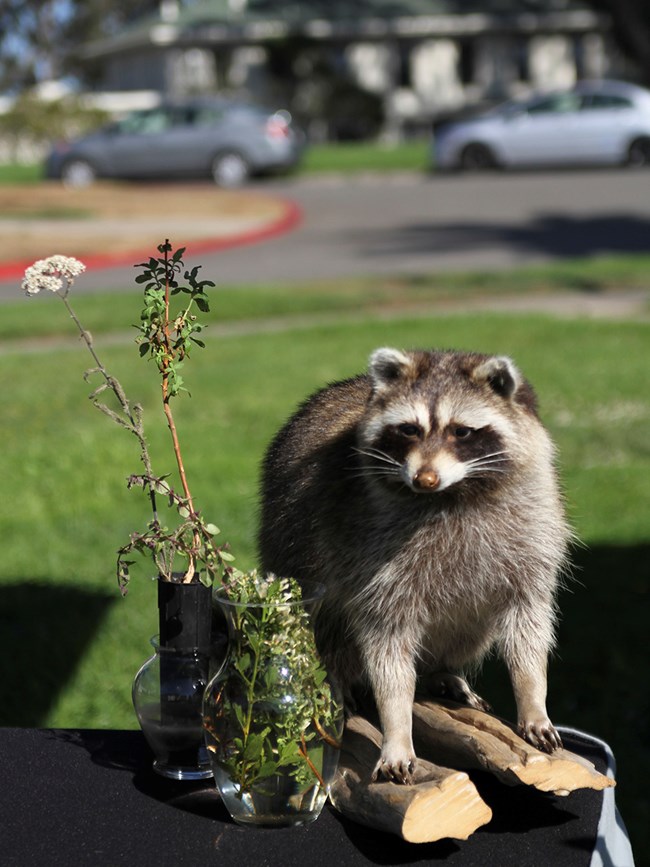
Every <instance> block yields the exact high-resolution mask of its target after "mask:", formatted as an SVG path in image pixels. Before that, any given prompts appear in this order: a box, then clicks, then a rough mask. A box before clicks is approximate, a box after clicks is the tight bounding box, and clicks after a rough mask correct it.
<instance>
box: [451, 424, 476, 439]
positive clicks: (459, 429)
mask: <svg viewBox="0 0 650 867" xmlns="http://www.w3.org/2000/svg"><path fill="white" fill-rule="evenodd" d="M452 433H453V435H454V436H455V437H456V439H457V440H467V439H469V438H470V437H471V435H472V434H473V433H474V428H471V427H465V425H462V424H459V425H456V427H454V428H452Z"/></svg>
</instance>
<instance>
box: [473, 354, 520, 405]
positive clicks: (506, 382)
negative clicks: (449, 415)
mask: <svg viewBox="0 0 650 867" xmlns="http://www.w3.org/2000/svg"><path fill="white" fill-rule="evenodd" d="M472 379H473V380H474V382H478V383H481V382H487V383H488V385H490V387H491V388H492V389H493V390H494V391H496V393H497V394H500V395H502V397H507V398H510V397H512V395H513V394H514V393H515V392H516V391H517V389H518V388H519V386H520V385H521V383H522V378H521V374H520V373H519V371H518V370H517V368H516V367H515V365H514V364H513V363H512V361H511V360H510V359H509V358H507V357H506V356H505V355H497V356H494V357H493V358H488V359H487V360H486V361H483V362H482V363H481V364H479V366H478V367H475V368H474V370H473V371H472Z"/></svg>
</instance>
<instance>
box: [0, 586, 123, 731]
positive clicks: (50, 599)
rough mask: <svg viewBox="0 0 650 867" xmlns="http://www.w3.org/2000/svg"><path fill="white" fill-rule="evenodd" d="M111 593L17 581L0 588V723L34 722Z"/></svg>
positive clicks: (44, 711)
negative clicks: (0, 682) (0, 699)
mask: <svg viewBox="0 0 650 867" xmlns="http://www.w3.org/2000/svg"><path fill="white" fill-rule="evenodd" d="M115 598H116V597H115V594H104V593H98V592H93V591H88V590H82V589H79V588H78V587H65V586H55V585H52V584H44V583H38V582H27V583H26V582H21V583H20V584H8V585H5V586H3V588H2V592H0V675H1V677H2V696H3V698H2V702H1V703H0V725H3V726H7V725H9V726H19V727H29V726H39V725H41V724H42V720H43V719H44V717H45V716H46V714H47V712H48V710H49V709H50V707H51V706H52V705H53V704H54V702H55V701H56V698H57V696H58V695H59V693H60V692H61V690H62V689H63V688H64V687H65V685H66V683H67V682H68V680H69V679H70V677H71V676H72V674H73V673H74V671H75V669H76V668H77V665H78V663H79V660H80V658H81V656H82V655H83V654H84V653H85V652H86V650H87V648H88V645H89V644H90V642H91V641H92V640H93V638H94V636H95V634H96V632H97V629H98V628H99V625H100V624H101V622H102V620H103V619H104V617H105V616H106V613H107V611H108V609H109V606H110V605H111V603H112V602H114V601H115Z"/></svg>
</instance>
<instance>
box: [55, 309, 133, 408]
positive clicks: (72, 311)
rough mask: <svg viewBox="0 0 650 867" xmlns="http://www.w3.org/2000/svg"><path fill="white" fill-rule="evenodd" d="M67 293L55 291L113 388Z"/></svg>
mask: <svg viewBox="0 0 650 867" xmlns="http://www.w3.org/2000/svg"><path fill="white" fill-rule="evenodd" d="M67 294H68V293H67V292H65V294H64V293H62V292H57V295H58V296H59V298H61V300H62V301H63V303H64V304H65V306H66V310H67V311H68V313H69V314H70V318H71V319H72V321H73V322H74V324H75V325H76V326H77V328H78V329H79V334H80V335H81V336H82V337H83V339H84V341H85V342H86V346H87V347H88V350H89V351H90V354H91V355H92V357H93V358H94V360H95V363H96V364H97V367H98V369H99V371H100V372H101V374H102V376H103V377H104V379H105V380H106V382H107V383H108V384H109V385H110V386H111V388H113V386H112V384H111V378H110V376H109V375H108V373H106V368H105V367H104V365H103V364H102V363H101V361H100V360H99V358H98V356H97V353H96V352H95V349H94V347H93V342H92V340H91V339H90V335H89V334H88V332H87V331H86V329H85V328H84V327H83V325H82V324H81V322H79V320H78V319H77V315H76V313H75V312H74V310H73V309H72V307H71V306H70V302H69V301H68V299H67ZM120 403H122V401H120ZM129 419H130V420H131V421H133V419H131V416H130V415H129Z"/></svg>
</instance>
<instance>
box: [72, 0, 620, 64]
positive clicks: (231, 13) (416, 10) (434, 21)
mask: <svg viewBox="0 0 650 867" xmlns="http://www.w3.org/2000/svg"><path fill="white" fill-rule="evenodd" d="M603 21H604V19H603V16H598V15H596V14H595V13H594V12H593V11H592V10H591V9H590V8H589V7H588V5H587V4H586V3H584V2H580V0H356V2H355V3H354V4H351V3H350V2H349V0H199V2H194V3H190V4H189V5H187V6H185V5H184V4H181V3H177V2H176V0H162V2H161V3H160V7H159V10H158V11H157V12H156V13H154V14H150V15H147V16H145V17H143V18H141V19H139V20H138V21H136V22H134V23H133V24H132V25H130V26H129V27H126V28H124V29H123V30H122V31H121V32H120V33H119V34H117V35H114V36H111V37H107V38H106V39H101V40H98V41H95V42H93V43H90V44H88V45H86V46H84V47H83V49H82V51H81V56H82V57H83V58H85V59H88V60H90V59H100V58H102V57H106V56H108V55H112V54H119V53H121V52H124V51H127V52H128V51H132V50H137V49H142V48H144V47H147V46H166V45H179V44H180V45H187V46H190V45H203V46H207V45H219V44H229V43H230V44H232V43H237V42H240V43H251V42H262V41H267V40H272V39H281V38H285V37H287V36H290V35H301V36H305V37H311V38H314V39H328V38H334V37H339V38H348V39H350V38H360V39H372V38H376V39H377V38H382V37H385V36H390V35H392V36H402V37H404V38H406V37H408V36H413V37H417V36H426V35H441V36H444V35H449V36H459V35H463V34H473V33H478V32H481V31H484V30H495V29H496V30H503V29H507V30H519V31H522V30H523V31H530V32H533V31H535V30H538V29H540V28H543V29H547V30H549V29H550V30H553V29H561V30H577V31H580V30H585V29H590V28H594V26H598V24H599V22H601V23H603Z"/></svg>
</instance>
